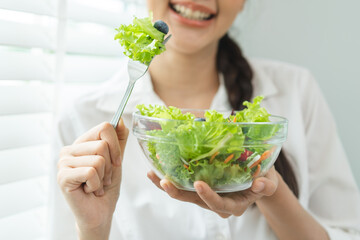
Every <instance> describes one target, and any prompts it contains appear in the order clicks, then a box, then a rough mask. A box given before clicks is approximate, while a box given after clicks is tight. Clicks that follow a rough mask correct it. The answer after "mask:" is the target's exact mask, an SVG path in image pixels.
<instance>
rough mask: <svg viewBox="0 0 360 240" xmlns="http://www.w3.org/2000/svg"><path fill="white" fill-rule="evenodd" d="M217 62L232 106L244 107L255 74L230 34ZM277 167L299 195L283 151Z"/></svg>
mask: <svg viewBox="0 0 360 240" xmlns="http://www.w3.org/2000/svg"><path fill="white" fill-rule="evenodd" d="M216 64H217V70H218V71H219V72H221V73H222V74H223V76H224V81H225V87H226V91H227V93H228V98H229V102H230V104H231V106H232V108H233V109H236V110H241V109H243V108H244V106H243V105H242V103H243V101H250V99H251V97H252V95H253V86H252V78H253V75H254V74H253V70H252V69H251V66H250V64H249V63H248V61H247V60H246V58H245V57H244V56H243V54H242V51H241V49H240V47H239V46H238V44H237V43H236V42H235V41H234V40H232V39H231V38H230V37H229V35H228V34H225V35H224V36H223V37H222V38H221V39H220V42H219V46H218V52H217V57H216ZM275 168H276V170H277V171H278V172H279V173H280V175H281V176H282V178H283V179H284V181H285V182H286V184H287V185H288V186H289V188H290V189H291V190H292V192H293V193H294V195H295V196H296V197H299V188H298V184H297V180H296V177H295V173H294V171H293V169H292V167H291V165H290V163H289V161H288V159H287V158H286V156H285V155H284V153H283V151H281V152H280V154H279V157H278V159H277V160H276V162H275Z"/></svg>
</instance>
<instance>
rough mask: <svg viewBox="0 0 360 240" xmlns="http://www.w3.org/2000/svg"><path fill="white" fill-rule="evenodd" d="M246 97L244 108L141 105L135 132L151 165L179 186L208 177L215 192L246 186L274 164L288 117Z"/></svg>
mask: <svg viewBox="0 0 360 240" xmlns="http://www.w3.org/2000/svg"><path fill="white" fill-rule="evenodd" d="M262 99H263V97H262V96H258V97H255V98H254V101H253V102H252V103H251V102H247V101H246V102H244V103H243V104H244V106H245V107H246V108H244V109H243V110H241V111H216V110H201V109H179V108H176V107H165V106H158V105H155V106H152V105H149V106H145V105H138V106H137V108H138V111H137V112H135V113H133V133H134V135H135V136H136V138H137V140H138V142H139V144H140V146H141V148H142V150H143V152H144V154H145V156H146V158H147V160H148V162H149V163H150V166H151V168H152V169H153V170H154V171H155V173H156V174H157V175H158V177H160V178H167V179H169V180H170V181H171V182H172V183H173V184H174V185H175V186H176V187H177V188H179V189H183V190H189V191H195V189H194V186H193V184H194V182H195V181H198V180H201V181H204V182H206V183H207V184H208V185H209V186H210V187H211V188H212V189H213V190H214V191H216V192H234V191H241V190H244V189H247V188H249V187H250V186H251V184H252V182H253V179H254V178H256V177H259V176H263V175H265V174H266V172H267V171H268V170H269V169H270V168H271V167H272V165H273V164H274V162H275V160H276V158H277V156H278V154H279V152H280V150H281V147H282V144H283V143H284V141H285V140H286V135H287V124H288V121H287V120H286V119H285V118H283V117H279V116H273V115H270V114H269V113H268V112H267V111H266V109H265V108H263V107H261V106H260V103H261V101H262Z"/></svg>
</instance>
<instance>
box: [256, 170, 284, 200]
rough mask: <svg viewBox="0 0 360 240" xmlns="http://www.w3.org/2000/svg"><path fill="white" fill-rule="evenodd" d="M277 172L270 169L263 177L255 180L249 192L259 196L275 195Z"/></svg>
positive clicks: (277, 180)
mask: <svg viewBox="0 0 360 240" xmlns="http://www.w3.org/2000/svg"><path fill="white" fill-rule="evenodd" d="M278 178H279V175H278V172H277V171H276V170H275V167H272V168H271V169H270V170H269V171H268V173H267V174H266V176H265V177H259V178H256V179H255V180H254V182H253V184H252V186H251V191H252V192H254V193H256V194H259V195H261V196H271V195H273V194H274V193H275V191H276V189H277V186H278V182H279V179H278Z"/></svg>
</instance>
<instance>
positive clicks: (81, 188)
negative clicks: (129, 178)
mask: <svg viewBox="0 0 360 240" xmlns="http://www.w3.org/2000/svg"><path fill="white" fill-rule="evenodd" d="M128 134H129V130H128V129H127V128H126V127H125V125H124V123H123V121H122V120H121V121H120V122H119V124H118V126H117V128H116V129H115V130H114V128H113V127H112V125H111V124H110V123H102V124H100V125H98V126H96V127H94V128H92V129H90V130H89V131H88V132H86V133H85V134H83V135H82V136H80V137H79V138H78V139H77V140H76V141H75V142H74V143H73V144H72V145H70V146H65V147H63V148H62V150H61V153H60V160H59V163H58V169H59V170H58V176H57V180H58V184H59V185H60V188H61V190H62V192H63V195H64V196H65V199H66V200H67V202H68V204H69V205H70V207H71V209H72V211H73V213H74V215H75V218H76V223H77V227H78V231H79V235H80V238H82V237H81V236H83V237H84V238H86V237H85V235H87V234H86V233H88V234H91V235H92V236H95V235H98V236H102V237H103V239H105V238H107V237H106V235H107V236H108V234H109V231H110V225H111V220H112V215H113V212H114V210H115V206H116V202H117V200H118V198H119V193H120V183H121V163H122V158H123V153H124V149H125V145H126V141H127V137H128ZM94 239H96V238H94Z"/></svg>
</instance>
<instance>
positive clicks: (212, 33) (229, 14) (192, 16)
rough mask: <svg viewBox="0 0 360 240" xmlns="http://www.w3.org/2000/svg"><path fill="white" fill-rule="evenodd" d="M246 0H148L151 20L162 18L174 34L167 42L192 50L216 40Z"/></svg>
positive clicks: (172, 46)
mask: <svg viewBox="0 0 360 240" xmlns="http://www.w3.org/2000/svg"><path fill="white" fill-rule="evenodd" d="M244 2H245V0H147V3H148V7H149V10H150V11H152V12H153V16H154V20H160V19H161V20H163V21H164V22H166V23H167V24H168V25H169V28H170V33H171V34H172V35H173V36H172V39H171V41H169V43H168V44H167V46H168V48H175V49H178V50H180V51H182V52H186V53H193V52H196V51H198V50H201V49H203V48H206V47H207V46H209V45H213V44H216V45H217V42H218V40H219V39H220V38H221V37H222V36H223V35H224V34H225V33H226V32H227V31H228V29H229V28H230V26H231V25H232V23H233V21H234V20H235V18H236V16H237V14H238V13H239V12H240V11H241V10H242V8H243V6H244Z"/></svg>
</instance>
